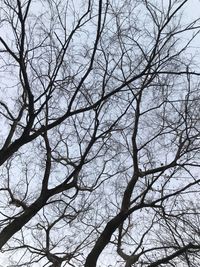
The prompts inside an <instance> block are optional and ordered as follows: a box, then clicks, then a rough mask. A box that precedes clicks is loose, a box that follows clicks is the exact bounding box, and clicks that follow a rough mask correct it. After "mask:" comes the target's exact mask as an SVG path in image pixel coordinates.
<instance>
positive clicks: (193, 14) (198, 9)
mask: <svg viewBox="0 0 200 267" xmlns="http://www.w3.org/2000/svg"><path fill="white" fill-rule="evenodd" d="M133 1H134V0H133ZM197 18H200V1H199V0H189V1H188V3H187V5H186V7H185V10H184V17H183V19H184V20H185V21H188V20H190V19H192V20H193V19H197ZM193 45H194V49H195V50H196V49H198V47H199V46H200V35H199V37H198V38H196V39H195V41H194V42H193ZM199 53H200V50H199ZM6 264H7V262H6V259H5V260H4V259H3V258H1V259H0V265H2V266H7V265H6Z"/></svg>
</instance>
